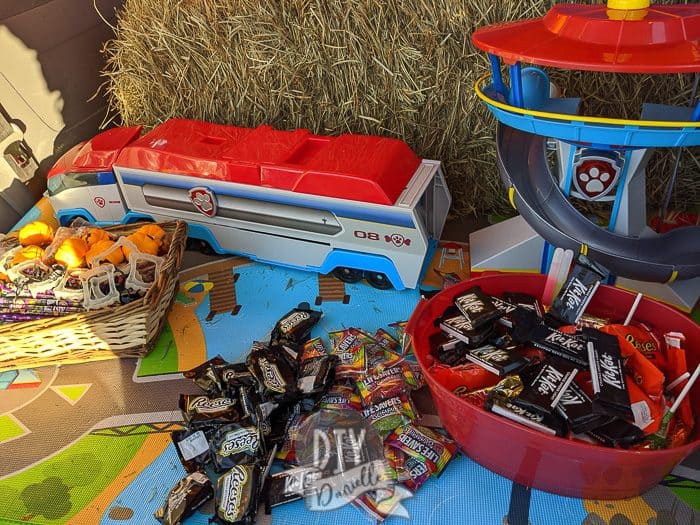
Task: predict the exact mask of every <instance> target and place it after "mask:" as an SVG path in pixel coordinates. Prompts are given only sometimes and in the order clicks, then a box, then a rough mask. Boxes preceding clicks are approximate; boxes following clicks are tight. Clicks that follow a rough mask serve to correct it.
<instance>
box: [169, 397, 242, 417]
mask: <svg viewBox="0 0 700 525" xmlns="http://www.w3.org/2000/svg"><path fill="white" fill-rule="evenodd" d="M180 410H181V411H182V415H183V417H184V419H185V421H187V422H188V423H190V422H193V421H207V420H215V419H216V420H221V421H226V422H233V421H238V420H239V419H241V417H242V414H241V411H240V410H239V406H238V400H237V399H233V398H230V397H210V396H206V395H192V394H180Z"/></svg>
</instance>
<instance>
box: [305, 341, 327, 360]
mask: <svg viewBox="0 0 700 525" xmlns="http://www.w3.org/2000/svg"><path fill="white" fill-rule="evenodd" d="M324 355H328V352H327V351H326V346H325V345H324V344H323V340H322V339H321V338H320V337H314V338H313V339H309V340H308V341H306V342H305V343H304V346H303V347H302V349H301V357H300V360H301V362H302V363H303V362H304V361H306V360H307V359H311V358H312V357H321V356H324Z"/></svg>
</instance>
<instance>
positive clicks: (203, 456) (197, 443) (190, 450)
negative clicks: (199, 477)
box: [170, 429, 211, 473]
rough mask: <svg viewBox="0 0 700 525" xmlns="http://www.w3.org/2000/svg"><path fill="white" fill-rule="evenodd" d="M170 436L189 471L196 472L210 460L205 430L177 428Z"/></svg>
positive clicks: (183, 464) (181, 460)
mask: <svg viewBox="0 0 700 525" xmlns="http://www.w3.org/2000/svg"><path fill="white" fill-rule="evenodd" d="M170 438H171V439H172V440H173V444H174V445H175V450H176V451H177V455H178V457H179V458H180V462H181V463H182V466H183V467H184V468H185V470H186V471H187V472H190V473H191V472H196V471H197V470H199V469H201V468H202V467H203V466H204V465H205V464H206V463H207V462H208V461H209V460H210V458H211V456H210V455H209V441H207V436H206V434H205V433H204V431H203V430H187V429H183V430H175V431H173V432H171V433H170Z"/></svg>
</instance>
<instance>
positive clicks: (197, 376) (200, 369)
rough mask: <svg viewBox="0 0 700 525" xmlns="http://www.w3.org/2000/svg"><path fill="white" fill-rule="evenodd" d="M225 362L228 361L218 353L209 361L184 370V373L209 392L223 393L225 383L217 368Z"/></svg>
mask: <svg viewBox="0 0 700 525" xmlns="http://www.w3.org/2000/svg"><path fill="white" fill-rule="evenodd" d="M225 364H226V361H224V359H223V358H222V357H221V356H219V355H217V356H216V357H213V358H211V359H210V360H209V361H205V362H204V363H202V364H201V365H199V366H195V367H194V368H193V369H191V370H187V371H185V372H183V373H182V375H183V376H185V377H186V378H187V379H191V380H192V381H194V382H195V383H197V385H199V386H200V387H201V388H202V390H204V391H205V392H207V393H208V394H221V393H222V392H223V385H222V382H221V377H220V376H219V374H218V373H217V368H218V367H221V366H223V365H225Z"/></svg>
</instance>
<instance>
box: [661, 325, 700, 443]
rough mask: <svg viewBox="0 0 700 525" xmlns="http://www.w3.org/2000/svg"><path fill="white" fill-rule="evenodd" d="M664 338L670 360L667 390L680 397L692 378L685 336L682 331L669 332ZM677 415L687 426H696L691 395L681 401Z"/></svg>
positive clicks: (690, 427) (691, 427)
mask: <svg viewBox="0 0 700 525" xmlns="http://www.w3.org/2000/svg"><path fill="white" fill-rule="evenodd" d="M664 339H665V340H666V357H667V360H668V364H667V376H668V384H667V385H666V390H667V391H668V392H669V393H670V394H671V395H672V396H673V397H674V398H675V397H678V395H679V394H680V393H681V390H683V387H684V386H685V384H686V383H687V382H688V379H689V378H690V374H689V373H688V364H687V362H686V355H685V349H684V348H683V344H684V343H685V336H684V335H683V334H682V333H680V332H668V333H666V334H664ZM676 416H677V417H680V418H681V420H682V421H683V424H684V425H685V426H686V427H687V428H689V429H691V430H692V429H693V428H694V427H695V418H694V417H693V409H692V408H691V406H690V398H689V397H686V398H685V399H684V400H683V401H681V404H680V406H679V407H678V410H677V411H676Z"/></svg>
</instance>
